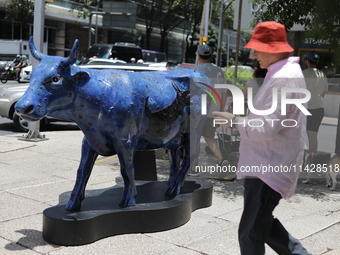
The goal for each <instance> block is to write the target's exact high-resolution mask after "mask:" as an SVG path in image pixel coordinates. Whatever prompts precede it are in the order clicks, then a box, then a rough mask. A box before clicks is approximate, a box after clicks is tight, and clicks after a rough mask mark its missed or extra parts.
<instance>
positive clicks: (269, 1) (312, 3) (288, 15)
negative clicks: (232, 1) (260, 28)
mask: <svg viewBox="0 0 340 255" xmlns="http://www.w3.org/2000/svg"><path fill="white" fill-rule="evenodd" d="M251 2H252V3H253V4H258V5H262V6H263V7H265V8H262V10H263V11H262V12H260V11H259V12H257V13H256V14H255V19H254V20H253V25H254V26H255V25H256V24H258V23H260V22H262V21H266V20H273V21H277V22H280V23H282V24H284V25H285V26H286V28H287V29H288V30H289V29H290V28H291V27H292V26H293V25H294V24H295V23H296V24H300V25H303V26H304V28H305V30H306V31H307V33H308V34H309V36H310V37H313V38H315V39H323V40H328V41H329V42H330V44H331V45H332V49H333V50H334V51H335V53H336V58H335V60H336V61H337V64H338V65H340V43H339V42H340V1H334V0H290V1H283V0H251Z"/></svg>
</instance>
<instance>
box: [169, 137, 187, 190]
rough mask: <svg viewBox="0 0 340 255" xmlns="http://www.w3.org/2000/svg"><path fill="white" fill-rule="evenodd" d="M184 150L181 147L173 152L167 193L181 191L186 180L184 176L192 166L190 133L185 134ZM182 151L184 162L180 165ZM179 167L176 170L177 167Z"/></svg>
mask: <svg viewBox="0 0 340 255" xmlns="http://www.w3.org/2000/svg"><path fill="white" fill-rule="evenodd" d="M182 149H183V151H182V152H181V151H180V149H178V150H176V151H172V152H171V168H170V170H171V172H170V177H169V181H168V189H167V191H166V193H165V194H166V195H168V196H175V195H178V194H179V193H180V192H181V186H182V184H183V182H184V178H185V176H186V174H187V172H188V170H189V168H190V135H189V134H183V147H182ZM180 153H183V154H182V162H181V164H180V167H179V168H178V166H179V162H180V155H181V154H180ZM175 168H177V169H179V170H177V171H176V169H175Z"/></svg>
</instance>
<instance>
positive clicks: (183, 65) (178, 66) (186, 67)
mask: <svg viewBox="0 0 340 255" xmlns="http://www.w3.org/2000/svg"><path fill="white" fill-rule="evenodd" d="M194 67H195V64H191V63H182V64H178V65H177V66H175V67H174V70H176V69H192V68H194Z"/></svg>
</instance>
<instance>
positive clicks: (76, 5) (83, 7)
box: [72, 0, 102, 19]
mask: <svg viewBox="0 0 340 255" xmlns="http://www.w3.org/2000/svg"><path fill="white" fill-rule="evenodd" d="M72 2H73V4H72V10H77V11H78V14H77V16H78V18H80V17H83V19H86V18H87V17H89V16H90V14H91V9H92V10H94V7H97V6H98V5H99V7H101V6H100V5H101V2H102V1H101V0H73V1H72Z"/></svg>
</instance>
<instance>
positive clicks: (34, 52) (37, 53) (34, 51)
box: [28, 36, 46, 61]
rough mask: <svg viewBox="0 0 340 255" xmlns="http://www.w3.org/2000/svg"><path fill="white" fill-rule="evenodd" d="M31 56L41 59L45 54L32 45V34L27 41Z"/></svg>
mask: <svg viewBox="0 0 340 255" xmlns="http://www.w3.org/2000/svg"><path fill="white" fill-rule="evenodd" d="M28 45H29V47H30V50H31V53H32V56H33V57H34V58H35V59H36V60H39V61H41V60H42V59H43V57H44V56H46V55H45V54H43V53H41V52H40V51H38V50H37V48H36V47H35V45H34V41H33V36H31V37H30V40H29V43H28Z"/></svg>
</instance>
